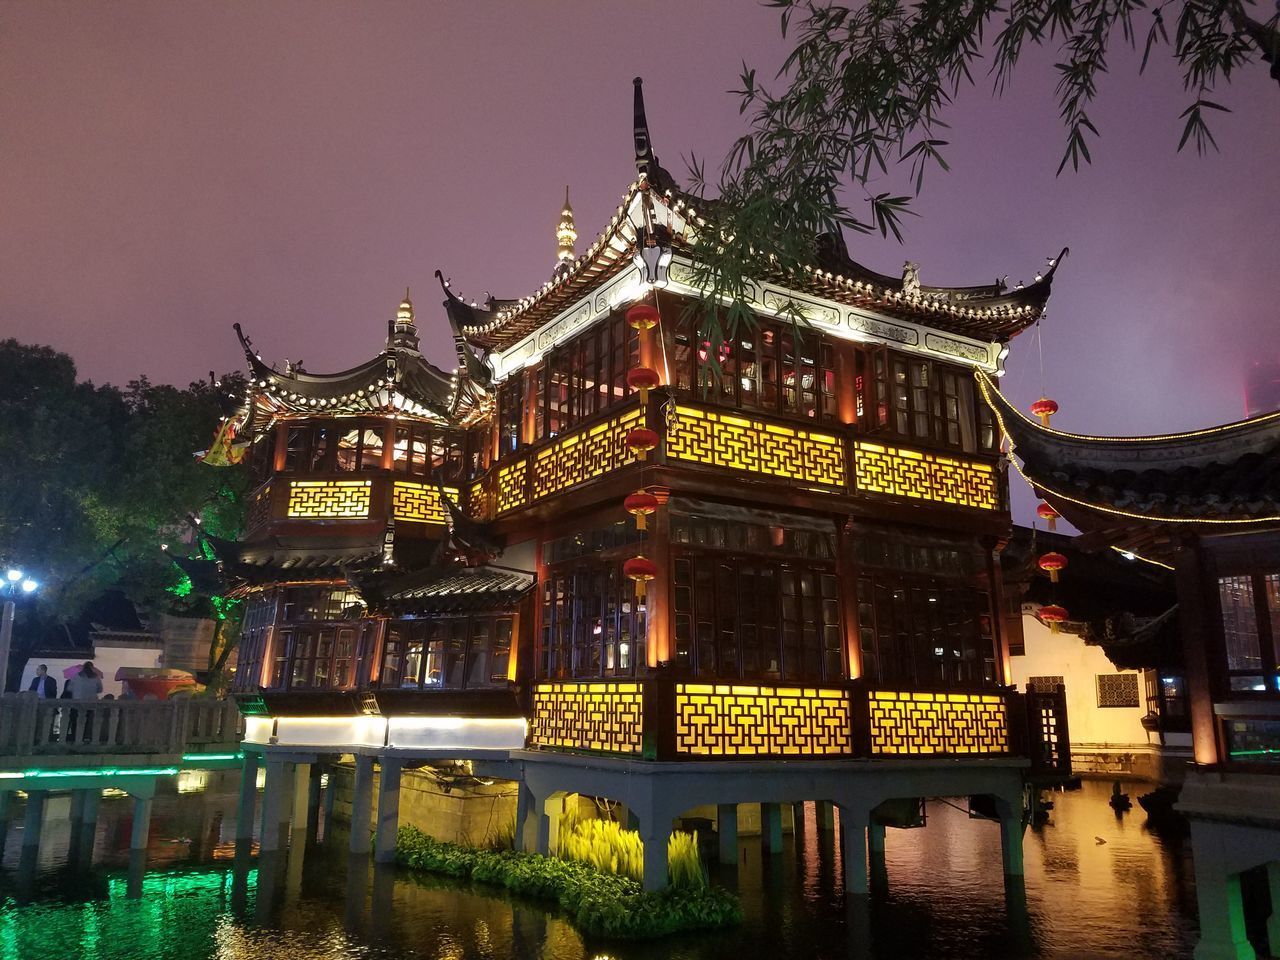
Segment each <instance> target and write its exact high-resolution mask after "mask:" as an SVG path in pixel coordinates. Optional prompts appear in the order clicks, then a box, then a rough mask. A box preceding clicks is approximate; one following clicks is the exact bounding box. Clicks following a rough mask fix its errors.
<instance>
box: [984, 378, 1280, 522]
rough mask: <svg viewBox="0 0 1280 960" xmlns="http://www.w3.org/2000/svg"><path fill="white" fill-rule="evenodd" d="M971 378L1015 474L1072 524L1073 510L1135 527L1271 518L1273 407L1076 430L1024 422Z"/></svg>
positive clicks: (1278, 471)
mask: <svg viewBox="0 0 1280 960" xmlns="http://www.w3.org/2000/svg"><path fill="white" fill-rule="evenodd" d="M977 376H978V381H979V386H980V389H981V392H982V394H983V397H984V398H985V399H986V400H987V402H988V404H989V405H990V406H991V408H992V410H993V411H994V412H995V414H996V417H997V419H998V420H999V422H1000V426H1001V429H1002V430H1003V431H1004V433H1005V435H1006V436H1008V437H1009V439H1010V441H1011V443H1012V445H1013V452H1015V453H1016V454H1017V456H1018V457H1019V458H1020V459H1021V460H1022V467H1021V470H1022V472H1023V474H1024V475H1025V476H1026V477H1027V479H1028V480H1029V481H1030V482H1031V484H1032V485H1033V486H1034V487H1036V489H1037V490H1039V491H1040V492H1041V495H1042V496H1044V498H1045V499H1047V500H1049V501H1050V502H1051V503H1053V505H1054V506H1055V507H1057V508H1058V510H1059V512H1061V513H1063V515H1064V516H1066V517H1067V519H1068V520H1071V522H1072V523H1075V524H1076V526H1081V524H1080V523H1078V522H1077V521H1076V518H1077V517H1080V515H1081V512H1082V511H1091V512H1094V513H1099V514H1102V515H1108V516H1109V517H1111V518H1113V520H1114V518H1123V519H1125V520H1127V521H1131V522H1134V523H1138V524H1144V525H1151V524H1161V523H1165V524H1174V525H1177V524H1197V523H1200V524H1222V523H1229V524H1259V523H1267V522H1278V523H1280V413H1276V414H1268V415H1266V416H1262V417H1255V418H1252V419H1249V420H1241V421H1239V422H1237V423H1230V424H1224V425H1221V426H1217V427H1209V428H1206V429H1202V430H1193V431H1190V432H1187V433H1180V434H1166V435H1161V436H1146V437H1099V436H1085V435H1082V434H1074V433H1065V432H1063V431H1060V430H1055V429H1052V428H1050V427H1045V426H1044V425H1042V424H1040V423H1037V422H1035V421H1033V420H1031V419H1030V418H1029V417H1027V416H1026V415H1025V414H1023V413H1022V412H1021V411H1020V410H1018V409H1017V408H1016V407H1014V406H1013V405H1012V404H1011V403H1010V402H1009V400H1008V399H1007V398H1006V397H1005V396H1004V395H1003V394H1001V393H1000V392H999V390H997V389H996V387H995V384H994V383H993V382H992V381H991V379H990V378H989V377H987V376H986V375H985V374H982V373H978V374H977ZM1082 519H1083V518H1082ZM1108 522H1112V521H1108ZM1088 526H1090V527H1096V526H1097V523H1091V524H1088ZM1081 528H1082V529H1084V527H1081Z"/></svg>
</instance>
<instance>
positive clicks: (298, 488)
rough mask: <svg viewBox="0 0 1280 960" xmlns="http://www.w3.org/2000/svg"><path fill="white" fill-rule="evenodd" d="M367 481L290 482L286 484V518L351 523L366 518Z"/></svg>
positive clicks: (367, 500) (367, 510)
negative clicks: (287, 515) (287, 514)
mask: <svg viewBox="0 0 1280 960" xmlns="http://www.w3.org/2000/svg"><path fill="white" fill-rule="evenodd" d="M369 490H370V482H369V481H368V480H294V481H293V482H292V483H290V484H289V516H290V517H301V518H305V519H321V520H353V519H360V518H363V517H367V516H368V515H369Z"/></svg>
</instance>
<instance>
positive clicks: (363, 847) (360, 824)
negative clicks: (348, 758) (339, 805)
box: [351, 754, 373, 853]
mask: <svg viewBox="0 0 1280 960" xmlns="http://www.w3.org/2000/svg"><path fill="white" fill-rule="evenodd" d="M372 816H373V757H366V756H364V755H363V754H356V777H355V783H354V785H353V788H352V794H351V852H352V853H368V852H369V820H370V818H371V817H372Z"/></svg>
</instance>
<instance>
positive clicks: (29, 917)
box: [0, 783, 1195, 960]
mask: <svg viewBox="0 0 1280 960" xmlns="http://www.w3.org/2000/svg"><path fill="white" fill-rule="evenodd" d="M1129 789H1130V792H1131V793H1135V794H1136V793H1137V792H1141V789H1145V788H1141V789H1140V788H1139V786H1138V785H1133V786H1131V787H1130V788H1129ZM1108 792H1109V788H1108V786H1107V785H1105V784H1091V783H1086V784H1085V785H1084V788H1083V789H1082V790H1080V791H1078V792H1074V793H1067V794H1058V795H1056V796H1055V797H1054V799H1055V801H1056V804H1057V805H1056V808H1055V809H1054V810H1053V811H1052V813H1051V819H1050V822H1049V824H1048V825H1046V826H1044V827H1041V828H1038V829H1035V830H1028V832H1027V835H1026V909H1025V911H1022V910H1019V909H1017V907H1016V905H1015V907H1014V908H1013V909H1010V908H1009V907H1008V905H1007V903H1006V896H1005V892H1004V888H1003V885H1002V882H1001V876H1000V844H999V838H998V833H997V827H996V826H995V824H992V823H987V822H982V821H975V820H970V819H969V818H968V817H967V815H966V814H965V813H963V812H962V811H960V810H958V809H955V808H953V807H951V806H949V805H948V804H947V803H946V802H944V801H931V802H930V803H929V805H928V826H927V827H925V828H924V829H917V830H890V831H888V844H887V846H888V853H887V874H888V889H887V891H883V890H882V891H881V892H879V893H877V894H876V895H874V896H873V897H872V898H871V900H870V903H869V904H867V903H866V902H865V901H863V902H862V903H861V904H860V905H859V904H858V902H857V901H852V902H848V903H847V902H846V898H845V895H844V893H843V891H842V889H841V887H842V885H841V883H840V881H839V876H840V867H841V864H840V857H839V853H838V849H839V848H838V844H837V843H834V842H833V841H832V839H831V838H830V837H829V836H828V835H825V834H820V833H818V832H817V831H816V830H815V829H813V823H812V808H810V813H809V821H810V822H809V826H808V828H807V829H805V830H802V831H800V832H798V833H797V834H796V835H795V836H794V837H789V838H788V844H787V849H786V852H785V853H783V854H782V855H779V856H773V857H770V856H768V855H762V853H761V850H760V845H759V843H758V842H757V841H756V840H755V839H754V838H747V839H744V841H743V844H742V847H743V849H742V861H743V862H742V865H741V867H740V869H739V870H738V871H736V872H735V871H733V870H718V868H717V871H718V872H717V873H716V876H715V880H716V882H718V883H724V884H726V885H729V886H733V887H734V888H736V889H737V890H738V891H739V893H740V895H741V898H742V902H743V908H744V912H745V914H746V917H745V922H744V923H743V925H742V926H741V927H739V928H737V929H733V930H729V931H726V932H720V933H715V934H703V935H697V936H692V937H685V938H678V939H670V940H663V941H656V942H651V943H648V944H643V945H638V944H614V943H584V942H583V940H582V938H581V937H580V936H579V935H578V933H577V932H576V931H575V930H574V929H573V927H572V926H570V925H569V924H568V923H567V922H565V921H564V920H563V919H562V918H561V917H560V916H558V915H557V914H556V912H555V911H550V912H549V911H546V910H543V909H541V908H540V907H539V906H537V905H536V904H535V903H534V902H532V901H527V900H519V899H514V898H511V897H507V896H505V895H504V894H502V893H499V892H495V891H490V890H488V889H487V888H482V887H471V886H468V885H459V884H456V883H454V882H452V881H444V880H438V879H433V878H417V877H413V876H409V875H407V874H403V873H399V874H397V873H396V872H395V871H394V870H379V871H374V870H372V869H371V868H369V867H368V865H367V864H366V863H363V862H357V865H356V866H352V865H350V863H349V859H348V857H347V856H346V854H345V837H343V836H341V835H339V834H338V833H337V831H335V834H334V843H333V844H332V845H331V846H332V847H333V848H334V849H328V848H326V847H325V846H324V845H322V846H320V847H317V848H314V849H312V850H310V851H308V852H307V854H306V856H305V857H303V858H299V857H296V856H295V857H293V858H292V859H289V858H280V859H278V860H275V861H265V862H264V863H262V864H261V865H259V864H258V862H257V860H256V859H254V860H249V859H248V858H243V857H242V858H241V861H240V862H239V863H238V864H237V863H236V862H235V860H234V852H233V849H232V846H231V844H230V843H229V841H230V840H231V837H232V835H233V828H234V818H235V812H234V811H235V798H234V796H233V795H232V794H231V793H230V790H229V785H227V784H225V783H224V784H223V785H222V786H221V787H219V785H218V784H217V783H213V784H211V789H210V790H209V791H207V792H204V793H199V794H187V795H184V796H181V797H171V798H158V799H157V800H156V803H155V812H154V815H153V820H152V846H151V850H150V853H149V856H150V863H151V869H150V870H149V871H148V873H147V874H146V877H145V879H144V880H143V887H142V897H141V898H140V899H129V898H128V897H127V896H126V892H127V879H126V871H125V869H124V865H125V864H127V861H128V836H129V817H130V814H131V805H130V803H129V801H127V800H118V801H113V800H110V799H104V801H103V806H102V814H101V820H100V822H99V830H98V836H97V840H96V847H97V850H96V862H97V863H98V866H95V868H94V869H93V871H92V872H90V873H84V872H83V871H79V872H76V871H72V870H70V869H69V868H68V867H67V865H66V863H65V860H63V859H61V857H62V855H63V854H64V852H65V849H66V833H67V825H66V822H65V817H66V813H65V812H64V811H63V810H62V807H61V806H60V805H59V804H58V803H57V802H54V803H52V804H51V809H50V810H49V812H48V813H47V814H46V815H47V816H48V817H49V818H50V819H48V820H46V824H45V846H44V850H45V852H44V854H43V856H42V858H41V864H40V872H39V874H38V875H37V876H36V878H35V880H34V884H33V883H32V882H31V881H29V880H25V879H24V880H23V881H20V880H19V878H18V877H17V875H16V868H17V865H18V854H19V845H20V843H21V833H22V830H21V821H20V819H19V820H18V821H15V822H14V823H13V824H12V825H11V827H10V833H9V837H8V842H7V844H6V849H5V852H4V873H3V876H2V877H0V898H3V899H2V900H0V960H68V958H86V960H160V958H173V960H213V958H217V960H275V958H281V960H284V958H290V960H294V958H297V960H350V958H371V960H373V958H376V960H401V958H410V957H414V958H438V960H462V958H506V957H518V958H529V960H534V958H537V960H580V958H581V960H603V958H614V960H649V958H659V957H661V958H667V957H670V958H680V960H686V958H687V960H710V958H733V960H748V958H755V957H766V958H769V960H824V958H837V957H838V958H869V957H875V958H881V960H910V958H929V960H950V958H1002V957H1037V958H1062V960H1066V958H1072V960H1075V958H1088V957H1124V958H1130V960H1139V958H1166V957H1187V956H1190V953H1191V948H1192V945H1193V944H1194V942H1195V923H1194V915H1195V895H1194V887H1193V884H1192V867H1191V859H1190V844H1189V842H1187V841H1185V840H1183V839H1181V838H1180V837H1177V836H1166V835H1161V834H1157V833H1153V832H1152V831H1150V830H1149V829H1148V828H1147V827H1146V824H1145V816H1144V814H1143V813H1142V811H1141V810H1140V809H1137V808H1136V807H1135V809H1134V811H1133V812H1131V813H1128V814H1126V815H1124V816H1123V817H1117V816H1116V815H1115V814H1114V813H1113V812H1112V811H1111V809H1110V807H1108V806H1107V802H1106V798H1107V794H1108ZM16 815H17V816H18V817H20V816H21V810H20V809H19V810H18V811H16ZM59 817H61V818H62V819H61V820H60V819H59ZM1099 841H1105V842H1099ZM1015 904H1016V898H1015Z"/></svg>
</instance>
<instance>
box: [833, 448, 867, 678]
mask: <svg viewBox="0 0 1280 960" xmlns="http://www.w3.org/2000/svg"><path fill="white" fill-rule="evenodd" d="M846 449H848V447H847V446H846ZM846 469H849V470H851V469H853V465H852V464H848V465H847V466H846ZM854 536H855V534H854V533H853V531H852V530H851V529H850V528H849V525H848V524H844V525H842V526H841V527H840V528H839V529H838V530H837V531H836V589H837V591H838V595H839V598H840V623H841V625H842V628H843V630H844V655H845V669H846V670H848V673H849V679H850V680H857V679H858V678H859V677H861V676H862V669H863V668H862V642H861V640H860V639H859V636H858V574H857V567H856V566H855V565H854V562H853V540H854Z"/></svg>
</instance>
